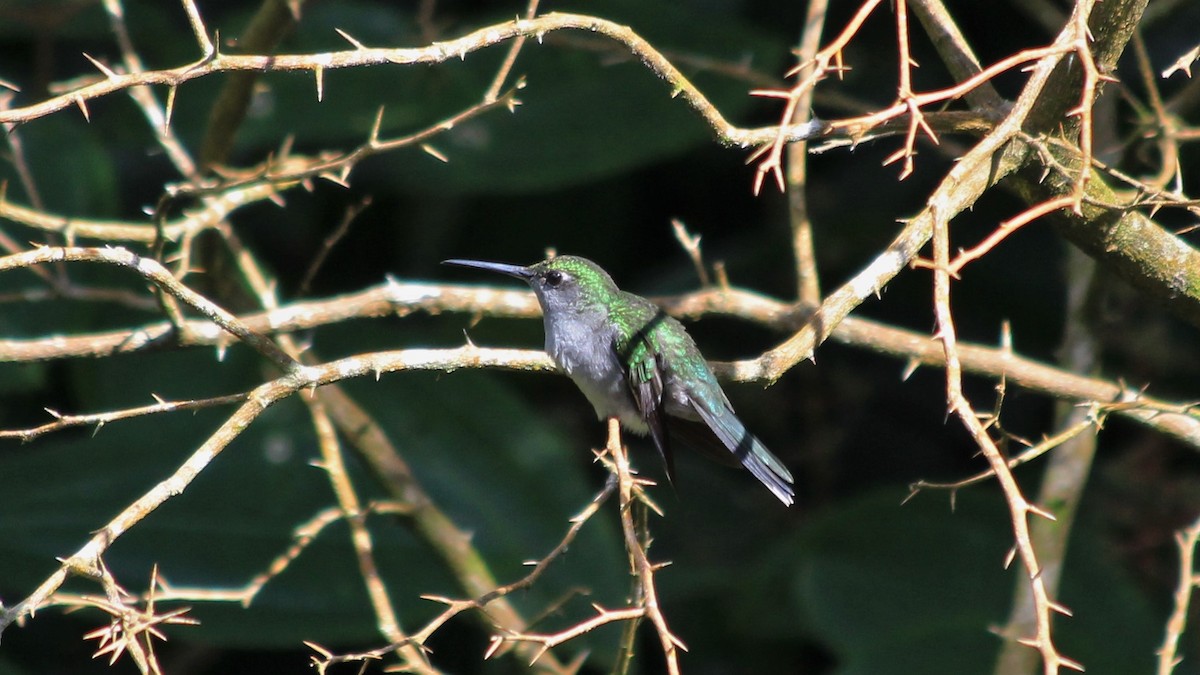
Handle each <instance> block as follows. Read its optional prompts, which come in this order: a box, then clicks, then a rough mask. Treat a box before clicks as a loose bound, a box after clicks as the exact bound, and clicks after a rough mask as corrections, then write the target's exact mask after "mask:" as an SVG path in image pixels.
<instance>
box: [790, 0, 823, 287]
mask: <svg viewBox="0 0 1200 675" xmlns="http://www.w3.org/2000/svg"><path fill="white" fill-rule="evenodd" d="M828 8H829V3H828V0H813V1H812V2H809V3H808V9H807V10H806V13H805V18H804V30H803V31H802V32H801V34H800V44H799V46H798V49H797V59H798V60H799V62H800V64H801V66H800V69H799V70H798V71H797V73H796V77H797V78H798V79H800V80H801V81H804V80H806V79H808V78H809V77H811V76H812V74H813V72H814V68H815V67H816V64H817V50H818V49H819V48H820V46H821V32H822V31H823V30H824V28H825V15H826V11H827V10H828ZM815 92H816V89H815V88H813V87H809V88H807V89H803V90H801V91H800V92H799V93H798V94H797V96H796V106H795V108H794V109H793V111H792V117H791V119H790V120H788V121H789V123H790V124H792V125H797V124H806V123H808V122H809V121H810V119H811V116H812V111H811V110H810V108H811V106H812V99H813V95H814V94H815ZM785 178H786V179H787V180H786V192H787V198H788V220H789V222H790V224H791V227H792V255H793V256H794V257H795V266H796V300H797V301H799V302H802V303H804V304H806V305H816V304H817V303H819V302H821V278H820V274H819V273H818V270H817V254H816V248H815V243H814V241H813V225H812V220H810V219H809V215H808V195H807V190H808V142H807V141H797V142H795V143H792V144H791V145H789V146H788V148H787V175H786V176H785Z"/></svg>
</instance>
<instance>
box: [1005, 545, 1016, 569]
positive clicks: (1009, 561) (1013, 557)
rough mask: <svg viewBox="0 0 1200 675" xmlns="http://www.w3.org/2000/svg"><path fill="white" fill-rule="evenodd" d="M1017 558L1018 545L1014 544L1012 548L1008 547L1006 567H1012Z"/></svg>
mask: <svg viewBox="0 0 1200 675" xmlns="http://www.w3.org/2000/svg"><path fill="white" fill-rule="evenodd" d="M1016 559H1017V547H1016V545H1015V544H1014V545H1013V547H1012V548H1010V549H1008V554H1007V555H1005V556H1004V569H1008V568H1010V567H1012V564H1013V561H1014V560H1016Z"/></svg>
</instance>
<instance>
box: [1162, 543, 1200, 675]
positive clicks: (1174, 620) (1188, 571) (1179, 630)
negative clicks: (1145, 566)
mask: <svg viewBox="0 0 1200 675" xmlns="http://www.w3.org/2000/svg"><path fill="white" fill-rule="evenodd" d="M1197 540H1200V520H1197V521H1196V522H1194V523H1192V524H1191V526H1189V527H1188V528H1186V529H1184V530H1181V531H1179V532H1176V533H1175V545H1176V546H1178V547H1179V583H1178V584H1177V585H1176V587H1175V602H1174V605H1173V607H1172V609H1171V618H1170V619H1168V620H1167V627H1166V633H1165V635H1164V636H1163V644H1162V647H1160V648H1159V650H1158V669H1157V670H1156V671H1155V672H1156V673H1157V674H1158V675H1171V673H1172V672H1174V670H1175V666H1177V665H1179V662H1180V661H1182V660H1183V659H1182V658H1180V657H1177V656H1176V653H1177V650H1178V649H1179V638H1180V637H1181V636H1182V635H1183V629H1184V628H1185V627H1186V626H1187V618H1188V607H1189V606H1190V604H1191V598H1192V591H1193V590H1194V589H1195V588H1196V586H1197V585H1198V584H1200V576H1198V575H1197V573H1196V564H1195V556H1196V542H1197Z"/></svg>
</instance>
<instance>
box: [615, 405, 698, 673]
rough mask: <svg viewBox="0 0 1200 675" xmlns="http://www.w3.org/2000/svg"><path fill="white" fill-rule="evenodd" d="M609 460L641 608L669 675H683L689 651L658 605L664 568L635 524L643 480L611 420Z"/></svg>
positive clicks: (618, 425)
mask: <svg viewBox="0 0 1200 675" xmlns="http://www.w3.org/2000/svg"><path fill="white" fill-rule="evenodd" d="M606 451H607V452H608V457H609V458H610V459H611V460H612V464H613V467H614V469H615V471H616V473H617V484H618V495H619V496H620V505H621V531H622V532H624V534H625V549H626V551H628V553H629V564H630V567H631V568H632V572H633V574H634V575H635V576H637V578H638V589H639V595H640V608H641V609H643V610H644V612H645V616H646V618H648V619H649V620H650V623H652V624H653V625H654V629H655V632H656V633H657V634H658V641H659V644H660V645H661V646H662V650H663V658H664V659H666V666H667V673H669V674H670V675H679V657H678V653H677V652H676V649H682V650H684V651H687V646H685V645H684V644H683V642H682V641H680V639H679V638H677V637H676V636H675V634H674V633H672V632H671V629H670V627H669V626H667V619H666V617H665V616H664V615H663V613H662V607H661V606H660V605H659V602H658V590H657V589H656V587H655V585H654V572H655V571H656V570H658V569H659V568H660V567H661V565H655V564H652V563H651V562H650V560H649V558H647V557H646V548H645V544H644V543H643V542H642V540H641V539H640V538H639V536H638V532H637V528H636V527H635V526H634V523H633V507H634V504H635V500H636V499H638V496H639V493H640V492H641V485H640V483H641V481H642V479H639V478H636V477H634V475H633V471H632V469H631V468H630V466H629V456H628V455H627V454H626V453H625V448H624V446H623V445H622V444H621V423H620V421H619V420H617V419H616V418H615V417H614V418H611V419H609V420H608V445H607V447H606Z"/></svg>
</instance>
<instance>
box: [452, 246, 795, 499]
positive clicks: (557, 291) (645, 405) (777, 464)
mask: <svg viewBox="0 0 1200 675" xmlns="http://www.w3.org/2000/svg"><path fill="white" fill-rule="evenodd" d="M442 264H444V265H456V266H459V267H474V268H478V269H483V270H490V271H493V272H500V273H502V274H507V275H509V276H513V277H516V278H518V279H523V280H525V282H526V283H528V284H529V285H530V286H531V287H532V288H533V292H534V293H536V294H537V299H538V302H539V303H540V304H541V306H542V315H543V321H544V323H545V328H546V352H547V353H548V354H550V356H551V357H552V358H553V359H554V362H555V363H556V364H558V367H559V369H561V370H562V371H563V372H564V373H566V374H567V375H569V376H570V377H571V379H572V380H574V381H575V384H576V386H578V387H579V389H580V390H581V391H582V392H583V393H584V395H585V396H587V399H588V400H589V401H591V403H592V406H593V407H595V409H596V416H597V417H599V418H600V419H602V420H603V419H607V418H610V417H617V418H619V419H620V420H621V424H622V426H624V427H625V428H626V429H628V430H630V431H632V432H634V433H636V434H639V435H642V436H644V435H646V434H647V433H649V434H650V438H652V439H653V440H654V445H655V446H656V447H657V448H658V451H659V453H660V454H661V455H662V457H663V461H664V462H665V464H666V468H667V477H668V478H672V476H673V474H674V472H675V464H674V460H673V458H672V455H671V446H670V441H671V439H679V440H682V441H683V442H684V443H686V444H687V445H689V446H692V447H693V448H695V449H697V450H700V451H701V452H703V453H704V454H707V455H709V456H710V457H712V458H714V459H716V460H717V461H720V462H722V463H724V464H730V465H733V466H737V465H738V464H741V465H742V466H744V467H746V468H747V469H749V471H750V473H752V474H754V477H755V478H757V479H758V480H759V481H761V482H762V484H763V485H765V486H767V489H768V490H770V491H771V492H772V493H773V494H774V495H775V496H776V497H778V498H779V501H781V502H783V503H784V504H787V505H789V506H790V505H791V504H792V502H793V501H794V500H795V492H794V491H793V489H792V474H791V473H790V472H789V471H788V470H787V467H785V466H784V465H783V462H781V461H779V459H778V458H777V457H775V455H772V454H771V452H770V451H769V450H767V448H766V446H765V445H763V444H762V442H761V441H759V440H758V439H757V438H755V437H754V436H753V435H752V434H751V433H750V432H749V431H747V430H746V427H745V425H743V424H742V421H741V420H739V419H738V417H737V415H735V414H734V412H733V406H731V405H730V404H729V399H728V398H727V397H726V396H725V392H723V391H721V386H720V385H719V384H717V378H716V376H714V375H713V372H712V369H710V368H709V367H708V363H706V362H705V360H704V357H703V356H702V355H701V354H700V351H699V350H698V349H697V348H696V343H695V342H693V341H692V338H691V336H689V335H688V334H687V331H685V330H684V328H683V325H682V324H680V323H679V322H678V321H676V320H675V319H673V318H671V317H669V316H667V314H666V312H664V311H663V310H662V308H660V307H658V306H657V305H655V304H654V303H652V302H650V301H649V300H647V299H645V298H642V297H639V296H636V295H634V294H632V293H626V292H624V291H622V290H620V289H618V288H617V285H616V284H615V283H614V282H613V280H612V277H610V276H608V273H607V272H605V271H604V270H603V269H601V268H600V266H599V265H597V264H596V263H594V262H592V261H590V260H585V259H584V258H579V257H576V256H569V255H561V256H557V257H554V258H550V259H549V260H544V261H542V262H540V263H537V264H534V265H530V266H528V267H522V266H520V265H509V264H506V263H495V262H483V261H480V260H446V261H443V263H442Z"/></svg>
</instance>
